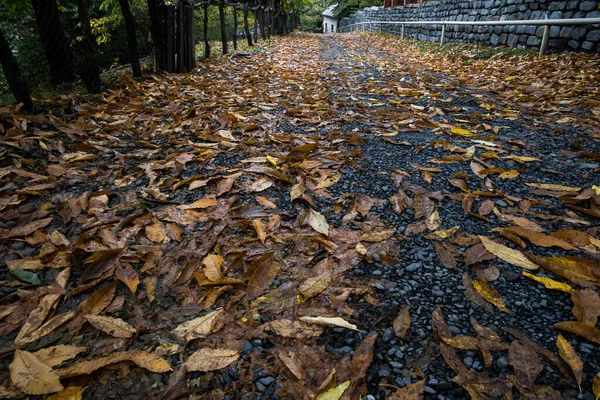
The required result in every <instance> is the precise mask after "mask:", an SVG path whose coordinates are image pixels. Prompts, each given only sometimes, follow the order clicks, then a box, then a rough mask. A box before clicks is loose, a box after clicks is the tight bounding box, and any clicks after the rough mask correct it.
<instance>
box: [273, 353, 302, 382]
mask: <svg viewBox="0 0 600 400" xmlns="http://www.w3.org/2000/svg"><path fill="white" fill-rule="evenodd" d="M279 359H280V360H281V361H282V362H283V364H284V365H285V366H286V367H287V368H288V369H289V370H290V372H291V373H292V374H293V375H294V376H295V377H296V378H297V379H299V380H304V376H305V372H304V368H303V367H302V362H301V361H300V359H299V358H298V355H297V354H296V353H294V352H293V351H290V352H287V351H284V350H279Z"/></svg>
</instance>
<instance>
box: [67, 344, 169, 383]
mask: <svg viewBox="0 0 600 400" xmlns="http://www.w3.org/2000/svg"><path fill="white" fill-rule="evenodd" d="M121 361H132V362H134V363H135V364H137V365H138V366H140V367H142V368H144V369H147V370H148V371H151V372H156V373H162V372H169V371H171V366H170V365H169V363H168V362H167V361H165V360H164V359H163V358H161V357H159V356H157V355H154V354H151V353H147V352H145V351H142V350H129V351H118V352H116V353H112V354H110V355H108V356H106V357H100V358H97V359H93V360H85V361H80V362H78V363H75V364H73V365H71V366H69V367H67V368H61V369H57V370H56V372H58V374H59V375H60V377H61V379H64V378H71V377H73V376H79V375H89V374H91V373H92V372H94V371H96V370H98V369H100V368H103V367H106V366H107V365H111V364H115V363H118V362H121Z"/></svg>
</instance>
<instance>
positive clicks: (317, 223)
mask: <svg viewBox="0 0 600 400" xmlns="http://www.w3.org/2000/svg"><path fill="white" fill-rule="evenodd" d="M306 222H307V223H308V224H309V225H310V226H311V227H312V228H313V229H314V230H315V231H317V232H319V233H322V234H323V235H325V236H329V224H328V223H327V220H326V219H325V217H324V216H323V215H322V214H321V213H319V212H317V211H315V210H313V209H312V208H311V210H310V212H309V214H308V216H307V218H306Z"/></svg>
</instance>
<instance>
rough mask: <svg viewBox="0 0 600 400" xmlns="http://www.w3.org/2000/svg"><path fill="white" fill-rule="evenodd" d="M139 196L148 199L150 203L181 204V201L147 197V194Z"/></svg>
mask: <svg viewBox="0 0 600 400" xmlns="http://www.w3.org/2000/svg"><path fill="white" fill-rule="evenodd" d="M138 197H139V198H140V199H142V200H144V201H147V202H149V203H155V204H175V205H178V206H179V205H181V203H178V202H176V201H172V200H158V199H151V198H150V197H146V196H140V195H138Z"/></svg>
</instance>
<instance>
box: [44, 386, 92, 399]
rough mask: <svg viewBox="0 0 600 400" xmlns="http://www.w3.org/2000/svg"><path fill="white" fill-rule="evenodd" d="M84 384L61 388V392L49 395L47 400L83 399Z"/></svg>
mask: <svg viewBox="0 0 600 400" xmlns="http://www.w3.org/2000/svg"><path fill="white" fill-rule="evenodd" d="M84 390H85V387H83V386H69V387H66V388H64V389H63V390H61V391H60V392H58V393H56V394H53V395H52V396H50V397H47V398H46V400H82V399H83V391H84Z"/></svg>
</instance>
